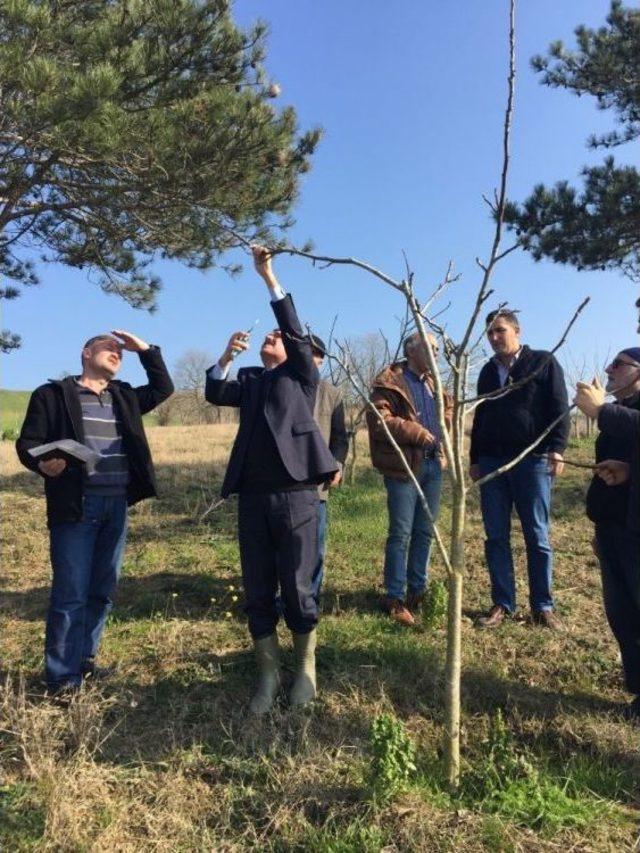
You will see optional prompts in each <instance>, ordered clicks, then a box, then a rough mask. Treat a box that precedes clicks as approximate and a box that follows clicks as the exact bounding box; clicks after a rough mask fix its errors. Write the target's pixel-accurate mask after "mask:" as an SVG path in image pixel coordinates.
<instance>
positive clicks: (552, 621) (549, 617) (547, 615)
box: [531, 610, 564, 631]
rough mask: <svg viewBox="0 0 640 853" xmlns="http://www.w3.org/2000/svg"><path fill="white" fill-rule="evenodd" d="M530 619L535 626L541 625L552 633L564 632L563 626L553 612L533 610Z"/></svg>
mask: <svg viewBox="0 0 640 853" xmlns="http://www.w3.org/2000/svg"><path fill="white" fill-rule="evenodd" d="M531 617H532V619H533V622H534V624H535V625H542V627H543V628H550V629H551V630H552V631H564V625H563V624H562V622H561V621H560V619H559V618H558V617H557V616H556V614H555V613H554V612H553V610H534V611H533V612H532V614H531Z"/></svg>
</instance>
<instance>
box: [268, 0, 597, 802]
mask: <svg viewBox="0 0 640 853" xmlns="http://www.w3.org/2000/svg"><path fill="white" fill-rule="evenodd" d="M514 89H515V0H510V7H509V72H508V79H507V102H506V107H505V114H504V123H503V134H502V169H501V174H500V181H499V186H498V188H497V189H496V190H495V191H494V194H493V198H492V199H487V198H485V202H486V203H487V204H488V206H489V207H490V209H491V213H492V215H493V218H494V222H495V228H494V233H493V237H492V240H491V245H490V248H489V251H488V255H487V257H486V259H485V260H481V259H480V258H477V259H476V261H477V264H478V267H479V270H480V281H479V283H478V285H477V288H476V294H475V300H474V303H473V307H472V310H471V313H470V316H469V317H468V320H467V322H466V323H465V325H464V328H463V330H462V333H461V335H460V337H459V339H458V340H457V341H454V340H453V339H452V338H451V337H450V335H449V333H448V331H447V330H446V329H445V328H444V327H443V326H442V325H440V324H439V323H438V320H437V314H436V313H435V312H434V307H433V306H434V303H435V301H436V300H437V299H438V297H440V296H441V295H442V294H443V292H444V291H445V290H446V289H447V288H450V287H451V286H452V285H454V284H455V282H456V281H457V280H458V278H457V276H453V275H452V267H451V264H450V265H449V268H448V270H447V272H446V275H445V276H444V278H443V280H442V281H441V282H440V284H438V286H437V287H436V288H435V289H434V290H433V292H432V293H431V295H430V296H428V298H426V299H424V300H422V298H419V296H418V292H417V289H416V286H415V282H414V274H413V272H412V271H411V269H410V268H409V266H408V264H407V267H406V272H405V275H404V276H403V277H401V278H395V277H393V276H391V275H388V274H387V273H385V272H383V271H382V270H380V269H378V268H376V267H374V266H373V265H372V264H369V263H367V262H365V261H361V260H358V259H357V258H353V257H347V258H344V257H332V256H330V255H319V254H314V253H311V252H306V251H302V250H297V249H295V248H293V247H276V248H274V249H273V251H274V252H287V253H289V254H292V255H298V256H300V257H305V258H308V259H309V260H311V261H312V262H313V263H316V264H319V265H321V266H323V267H329V266H332V265H336V264H339V265H345V264H348V265H351V266H355V267H357V268H359V269H362V270H363V271H365V272H367V273H369V274H370V275H372V276H374V277H375V278H376V279H378V280H380V281H382V282H383V283H385V284H386V285H387V286H389V287H392V288H394V289H395V290H397V291H398V292H399V293H400V294H401V295H402V297H403V298H404V300H405V302H406V306H407V309H408V312H409V315H410V317H411V319H412V321H413V324H414V326H415V329H416V330H417V331H418V332H419V334H420V337H421V339H422V342H423V344H424V347H425V349H426V351H427V354H428V362H429V369H430V371H431V374H432V376H433V380H434V390H435V397H436V401H437V409H438V417H439V421H440V432H441V435H442V443H443V450H444V453H445V456H446V459H447V462H448V474H449V478H450V481H451V492H452V514H451V529H450V530H449V531H448V532H447V539H448V541H445V536H444V535H443V533H442V532H441V531H440V530H439V529H438V526H437V525H434V538H435V541H436V544H437V546H438V548H439V551H440V554H441V556H442V560H443V563H444V566H445V569H446V572H447V579H448V591H449V604H448V618H447V651H446V664H445V685H446V686H445V744H444V745H445V762H446V773H447V777H448V780H449V783H450V785H451V786H452V787H457V786H458V784H459V779H460V684H461V665H462V646H461V625H462V596H463V581H464V573H465V540H466V534H465V531H466V523H467V497H468V491H469V489H470V488H475V487H478V486H480V485H482V484H483V483H485V482H488V481H489V480H490V479H492V478H494V477H497V476H500V475H501V474H502V473H504V472H506V471H507V470H509V469H510V468H512V467H513V466H515V465H517V464H518V462H520V461H521V460H522V459H524V458H525V456H526V455H527V454H528V453H530V452H531V451H532V450H534V449H535V447H537V445H538V444H539V443H540V442H542V441H543V440H544V438H545V437H546V436H547V435H548V433H549V432H550V431H551V430H552V429H553V427H554V426H556V424H557V423H558V422H559V421H560V420H561V419H562V418H563V417H566V414H567V413H566V412H565V413H563V414H561V415H560V416H559V417H558V418H557V419H555V420H554V421H553V422H552V423H550V424H549V425H548V426H547V428H546V429H545V430H544V431H543V432H542V433H541V434H540V435H539V436H538V437H537V438H536V440H535V441H534V442H533V443H532V444H531V445H530V446H529V447H527V448H526V449H525V450H524V451H523V452H522V453H520V454H519V455H518V456H517V457H516V458H514V459H512V460H511V461H510V462H508V463H507V464H505V465H503V466H501V467H500V468H498V469H497V470H496V471H493V472H492V473H491V474H488V475H487V476H485V477H483V478H481V479H479V480H476V482H475V483H472V482H470V481H469V480H468V479H467V458H468V457H467V449H466V434H465V433H466V430H465V426H466V424H467V421H468V419H469V417H470V416H471V415H472V413H473V411H474V410H475V408H476V407H477V406H479V405H483V404H485V403H486V401H487V400H489V399H496V398H498V397H499V396H502V395H506V394H509V393H512V392H513V391H514V390H516V388H518V387H521V386H522V384H524V383H525V382H527V381H530V380H531V379H532V378H533V377H534V375H535V373H532V374H529V376H528V377H526V378H525V379H523V380H520V381H519V382H515V383H511V384H509V385H507V386H506V387H505V388H503V389H500V390H498V391H495V392H492V393H490V394H485V395H481V396H478V395H476V394H474V393H473V392H472V391H470V390H469V389H470V382H469V378H470V373H471V372H472V370H473V365H474V362H475V361H476V360H477V357H478V348H479V346H480V345H481V342H482V341H483V339H484V335H485V333H486V328H485V327H484V326H483V325H482V324H480V326H481V328H479V318H480V316H481V313H482V311H483V307H484V306H485V304H486V302H487V300H488V299H489V298H490V296H491V295H492V293H493V291H492V289H491V279H492V275H493V272H494V270H495V268H496V265H497V264H498V263H499V262H500V261H501V260H502V259H504V258H505V257H506V256H507V255H509V254H510V253H511V252H512V251H514V250H515V249H516V248H517V247H518V244H517V243H516V244H513V245H511V246H508V247H506V248H503V245H502V241H503V231H504V215H505V205H506V191H507V176H508V172H509V163H510V136H511V122H512V115H513V102H514ZM587 302H588V299H585V300H584V301H583V303H582V304H581V305H580V306H579V307H578V309H577V310H576V312H575V314H574V315H573V317H572V318H571V320H570V322H569V323H568V324H567V326H566V328H565V330H564V333H563V334H562V336H561V338H560V340H559V342H558V344H557V345H556V346H555V347H554V348H553V349H552V350H551V353H550V354H549V358H551V355H552V354H553V353H554V352H556V351H557V349H558V348H559V347H560V346H561V345H562V344H563V343H564V341H565V340H566V338H567V334H568V332H569V330H570V329H571V326H572V325H573V323H574V322H575V320H576V319H577V317H578V315H579V314H580V312H581V311H582V310H583V309H584V307H585V305H586V304H587ZM501 307H505V306H504V305H502V306H501ZM429 332H431V333H433V334H435V335H436V336H438V338H439V339H440V343H441V347H440V349H441V350H442V351H443V353H444V358H445V362H446V369H447V371H448V373H449V377H446V376H445V373H444V372H443V371H442V370H441V369H440V367H439V365H438V363H437V360H436V357H435V353H434V351H433V348H432V345H431V342H430V338H429V335H428V333H429ZM336 349H337V352H336V353H334V354H333V359H334V361H335V362H336V363H337V364H338V365H339V366H340V367H341V369H342V370H343V371H344V374H345V375H346V377H347V379H348V381H349V382H350V384H351V386H352V388H353V390H354V392H355V393H357V395H358V396H359V397H360V399H361V400H362V401H363V403H364V404H365V405H367V406H369V407H370V408H371V410H372V411H373V412H374V413H375V414H376V416H377V417H378V418H379V420H380V428H381V429H382V430H383V431H384V432H385V434H386V436H387V439H388V441H389V443H390V444H391V445H393V446H394V447H395V449H396V451H397V453H398V455H399V458H400V459H401V460H402V462H403V464H404V465H405V469H406V473H407V476H408V477H409V478H410V479H411V480H412V482H413V484H414V486H415V487H416V489H417V490H418V494H419V496H420V499H421V503H422V506H423V508H424V511H425V513H426V514H427V516H428V517H429V518H430V520H432V521H433V519H432V518H431V513H430V510H429V506H428V503H427V501H426V498H425V496H424V493H423V492H422V490H421V489H420V486H419V484H418V482H417V480H416V478H415V476H414V474H413V472H412V470H411V468H410V466H409V464H408V463H407V462H406V460H405V457H404V454H403V453H402V450H401V449H400V447H399V446H398V444H397V443H396V442H395V440H394V439H393V437H392V435H391V433H390V432H389V429H388V427H387V425H386V423H385V422H384V420H383V418H382V416H381V415H380V413H378V411H377V409H376V408H375V406H373V404H372V403H371V401H370V399H369V393H368V387H367V381H366V379H365V378H364V377H363V376H361V375H360V374H359V372H358V366H357V363H356V362H355V361H354V359H353V358H352V355H351V352H350V349H349V346H348V345H345V344H343V345H337V347H336ZM544 365H545V362H543V364H542V365H541V366H540V369H542V368H543V367H544ZM447 379H449V380H450V381H449V388H448V390H449V392H450V393H451V396H452V398H453V420H452V427H451V431H450V432H448V431H447V429H446V425H445V418H444V398H443V390H444V385H445V382H446V381H447Z"/></svg>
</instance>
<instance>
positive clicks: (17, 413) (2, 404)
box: [0, 391, 30, 432]
mask: <svg viewBox="0 0 640 853" xmlns="http://www.w3.org/2000/svg"><path fill="white" fill-rule="evenodd" d="M29 397H30V392H29V391H0V432H2V431H3V430H19V429H20V427H21V426H22V421H23V420H24V413H25V412H26V410H27V403H28V402H29Z"/></svg>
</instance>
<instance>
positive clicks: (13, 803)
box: [0, 782, 45, 853]
mask: <svg viewBox="0 0 640 853" xmlns="http://www.w3.org/2000/svg"><path fill="white" fill-rule="evenodd" d="M44 828H45V813H44V809H43V807H42V804H41V802H40V801H39V798H38V796H37V791H36V787H35V786H34V785H32V784H30V783H26V782H16V783H14V784H13V785H2V786H0V849H3V850H4V849H6V850H7V851H9V850H11V851H12V852H14V853H19V851H23V850H35V849H36V846H37V842H38V841H39V839H40V838H42V835H43V833H44ZM5 845H6V847H5Z"/></svg>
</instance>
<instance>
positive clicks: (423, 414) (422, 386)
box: [367, 333, 451, 626]
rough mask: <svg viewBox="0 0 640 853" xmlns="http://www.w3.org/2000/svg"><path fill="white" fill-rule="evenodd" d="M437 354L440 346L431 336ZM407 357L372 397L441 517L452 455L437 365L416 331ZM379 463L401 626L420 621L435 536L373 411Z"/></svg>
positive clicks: (389, 591) (394, 604)
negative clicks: (447, 449) (440, 410)
mask: <svg viewBox="0 0 640 853" xmlns="http://www.w3.org/2000/svg"><path fill="white" fill-rule="evenodd" d="M429 340H430V343H431V347H432V349H433V351H434V355H436V356H437V353H438V346H437V341H436V339H435V338H434V337H433V335H429ZM403 351H404V356H405V361H403V362H396V363H394V364H390V365H388V366H387V367H385V368H384V370H382V371H381V373H379V374H378V376H377V377H376V379H375V380H374V383H373V389H372V391H371V401H372V403H373V404H374V406H375V407H376V409H377V410H378V412H379V413H380V415H381V416H382V419H383V420H384V423H385V424H386V426H387V428H388V429H389V432H390V433H391V435H392V436H393V438H394V440H395V441H396V442H397V443H398V445H399V446H400V448H401V449H402V453H403V454H404V458H405V460H406V461H407V463H408V464H409V466H410V467H411V470H412V472H413V474H414V475H415V477H416V479H417V481H418V483H419V484H420V487H421V489H422V491H423V493H424V495H425V498H426V501H427V505H428V507H429V510H430V512H431V516H432V520H433V521H435V520H436V519H437V517H438V511H439V508H440V492H441V485H442V467H443V465H444V464H445V457H444V453H443V449H442V440H441V439H442V436H441V433H440V424H439V420H438V414H437V407H436V400H435V396H434V383H433V377H432V375H431V373H430V371H429V362H428V358H427V350H426V347H425V345H424V344H423V342H422V340H421V338H420V335H419V334H418V333H415V334H413V335H411V336H410V337H408V338H407V339H406V340H405V341H404V344H403ZM444 403H445V420H446V423H447V428H449V427H450V416H451V401H450V398H449V396H448V395H446V394H445V399H444ZM367 426H368V429H369V445H370V449H371V462H372V464H373V466H374V467H375V468H377V470H378V471H379V472H380V473H381V474H382V475H383V477H384V485H385V488H386V490H387V509H388V515H389V530H388V535H387V542H386V546H385V554H384V587H385V600H384V607H385V609H386V611H387V612H388V613H389V615H390V617H391V618H392V619H393V620H394V621H396V622H398V623H399V624H400V625H405V626H412V625H414V624H415V618H414V614H415V613H416V612H417V611H418V610H419V609H420V607H421V605H422V602H423V599H424V593H425V589H426V586H427V576H428V565H429V555H430V551H431V542H432V538H433V524H432V520H430V519H429V518H428V517H427V514H426V513H425V510H424V507H423V505H422V502H421V500H420V497H419V494H418V490H417V489H416V487H415V486H414V484H413V482H412V481H411V479H410V477H409V475H408V474H407V471H406V468H405V466H404V465H403V464H402V460H401V459H400V457H399V456H398V453H397V451H396V449H395V448H394V447H393V445H392V444H391V443H390V441H389V439H388V437H387V435H386V432H385V430H384V427H383V426H382V424H381V422H380V419H379V418H378V417H377V416H376V415H375V414H374V413H373V412H371V411H369V412H367Z"/></svg>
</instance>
